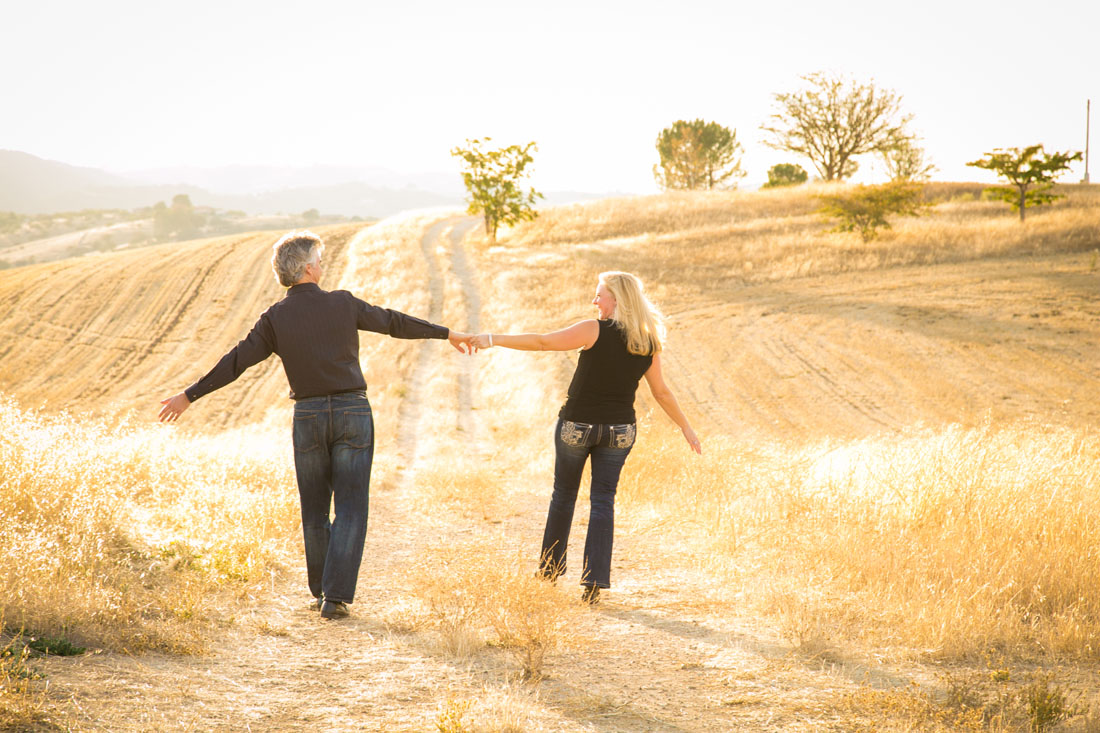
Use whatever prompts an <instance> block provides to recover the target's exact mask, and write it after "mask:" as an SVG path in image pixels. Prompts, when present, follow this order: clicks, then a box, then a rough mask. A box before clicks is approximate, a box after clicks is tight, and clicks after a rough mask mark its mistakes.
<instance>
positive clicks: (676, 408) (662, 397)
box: [645, 351, 703, 455]
mask: <svg viewBox="0 0 1100 733" xmlns="http://www.w3.org/2000/svg"><path fill="white" fill-rule="evenodd" d="M645 381H646V383H647V384H648V385H649V391H650V392H652V393H653V399H655V400H657V404H658V405H660V406H661V409H662V410H664V411H665V414H667V415H668V416H669V417H671V418H672V421H673V422H674V423H676V424H677V425H679V426H680V430H681V431H683V433H684V438H685V439H687V442H688V445H690V446H691V449H692V450H693V451H695V452H696V453H698V454H699V455H702V454H703V446H702V445H701V444H700V443H699V438H698V436H696V435H695V431H694V430H692V429H691V423H689V422H688V419H687V416H686V415H685V414H684V411H683V410H681V409H680V403H679V402H677V401H676V395H674V394H672V390H671V389H669V388H668V385H667V384H665V378H664V377H663V376H661V352H659V351H658V352H657V353H655V354H654V355H653V363H652V364H651V365H650V366H649V369H648V370H646V373H645Z"/></svg>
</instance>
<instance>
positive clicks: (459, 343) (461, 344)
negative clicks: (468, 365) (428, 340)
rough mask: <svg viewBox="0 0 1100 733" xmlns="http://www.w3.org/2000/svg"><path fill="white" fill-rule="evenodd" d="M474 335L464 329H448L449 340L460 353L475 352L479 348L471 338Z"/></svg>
mask: <svg viewBox="0 0 1100 733" xmlns="http://www.w3.org/2000/svg"><path fill="white" fill-rule="evenodd" d="M473 338H474V337H473V335H472V334H469V333H463V332H462V331H453V330H451V331H448V332H447V340H448V341H450V342H451V346H453V347H455V348H456V349H457V350H458V351H459V353H462V354H473V353H475V352H476V351H477V349H476V348H475V347H474V346H472V344H471V340H472V339H473Z"/></svg>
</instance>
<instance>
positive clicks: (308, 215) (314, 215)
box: [302, 209, 321, 224]
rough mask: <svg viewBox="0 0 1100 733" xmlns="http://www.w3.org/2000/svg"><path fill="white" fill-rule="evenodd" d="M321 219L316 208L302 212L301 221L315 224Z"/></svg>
mask: <svg viewBox="0 0 1100 733" xmlns="http://www.w3.org/2000/svg"><path fill="white" fill-rule="evenodd" d="M320 220H321V212H320V211H318V210H317V209H306V210H305V211H303V212H302V221H304V222H305V223H306V224H316V223H317V222H318V221H320Z"/></svg>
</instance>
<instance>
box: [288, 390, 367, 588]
mask: <svg viewBox="0 0 1100 733" xmlns="http://www.w3.org/2000/svg"><path fill="white" fill-rule="evenodd" d="M373 459H374V418H373V416H372V415H371V409H370V403H369V402H367V395H366V392H342V393H340V394H334V395H329V396H327V397H310V398H307V399H303V400H298V401H297V402H295V403H294V470H295V473H296V474H297V476H298V494H299V496H300V497H301V500H302V534H303V535H304V536H305V545H306V572H307V574H308V576H309V591H310V593H312V594H313V596H314V597H315V598H321V597H322V596H323V597H324V598H325V599H326V600H329V601H342V602H344V603H351V602H352V601H353V600H355V583H356V581H357V580H358V578H359V563H360V562H361V561H362V559H363V543H364V541H365V540H366V536H367V506H368V497H369V492H370V469H371V462H372V461H373ZM330 504H331V505H332V506H333V509H334V519H333V520H332V522H331V523H330V522H329V506H330Z"/></svg>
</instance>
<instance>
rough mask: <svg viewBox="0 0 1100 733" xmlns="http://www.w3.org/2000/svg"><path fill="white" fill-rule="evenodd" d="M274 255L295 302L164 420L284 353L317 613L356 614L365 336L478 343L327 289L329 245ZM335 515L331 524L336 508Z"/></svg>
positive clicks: (299, 245) (366, 429) (286, 244)
mask: <svg viewBox="0 0 1100 733" xmlns="http://www.w3.org/2000/svg"><path fill="white" fill-rule="evenodd" d="M273 249H274V250H275V254H274V256H273V257H272V258H271V267H272V269H273V270H274V271H275V276H276V278H277V279H278V280H279V283H280V284H281V285H283V286H285V287H287V288H288V290H287V293H286V297H285V298H283V299H282V300H280V301H279V302H278V303H276V304H275V305H273V306H271V307H270V308H268V309H267V310H266V311H264V313H263V314H262V315H261V316H260V319H259V320H258V321H256V325H254V326H253V327H252V330H251V331H250V332H249V334H248V336H246V337H245V339H244V340H243V341H241V342H240V343H238V344H237V345H236V346H235V347H233V348H232V349H231V350H230V351H229V353H228V354H226V355H225V356H223V357H222V358H221V360H220V361H219V362H218V363H217V365H216V366H215V367H214V368H213V369H212V370H211V371H210V373H209V374H207V375H206V376H204V377H203V378H202V379H200V380H199V381H197V382H195V383H194V384H192V385H191V386H190V387H188V388H187V389H185V390H184V391H183V392H180V393H179V394H177V395H175V396H173V397H169V398H168V399H165V400H162V401H161V404H162V405H163V407H162V408H161V410H160V415H159V417H160V419H161V421H168V422H171V421H174V420H176V419H178V418H179V416H180V415H181V414H183V411H184V410H186V409H187V408H188V407H189V406H190V405H191V403H192V402H194V401H195V400H197V399H199V398H200V397H202V396H203V395H206V394H209V393H211V392H213V391H214V390H216V389H219V388H221V387H224V386H225V385H227V384H229V383H230V382H232V381H233V380H235V379H236V378H237V377H239V376H240V375H241V374H242V373H243V372H244V370H245V369H248V368H249V367H250V366H253V365H254V364H258V363H259V362H261V361H263V360H264V359H266V358H267V357H268V356H270V355H271V354H278V355H279V357H280V358H281V359H282V361H283V369H284V370H285V372H286V377H287V381H288V382H289V383H290V397H291V399H293V400H294V401H295V403H294V436H293V437H294V469H295V473H296V475H297V479H298V493H299V496H300V498H301V502H302V533H303V535H304V537H305V550H306V572H307V575H308V577H309V590H310V592H311V593H312V594H313V598H314V601H313V604H312V606H311V607H312V608H314V609H319V610H320V612H321V616H322V617H324V618H328V619H334V618H343V617H345V616H347V615H348V604H349V603H351V602H352V601H353V600H354V599H355V584H356V580H357V579H358V576H359V564H360V562H361V561H362V557H363V543H364V541H365V539H366V533H367V506H368V495H369V489H370V470H371V462H372V460H373V457H374V421H373V417H372V415H371V408H370V403H369V402H368V401H367V394H366V388H367V384H366V381H365V380H364V379H363V371H362V369H361V368H360V366H359V333H358V332H359V331H375V332H378V333H384V334H388V335H389V336H392V337H394V338H407V339H425V338H438V339H448V340H449V341H450V342H451V345H452V346H454V347H455V348H456V349H458V350H459V351H460V352H463V353H467V352H468V348H469V343H468V342H469V340H470V335H469V334H465V333H460V332H457V331H450V330H448V329H447V328H444V327H443V326H437V325H434V324H432V323H428V322H427V321H422V320H420V319H419V318H413V317H412V316H408V315H405V314H404V313H399V312H397V311H393V310H388V309H385V308H379V307H377V306H374V305H370V304H369V303H366V302H364V301H362V300H359V299H358V298H356V297H355V296H354V295H352V294H351V293H349V292H347V291H346V290H334V291H331V292H329V291H325V290H322V289H321V288H320V287H319V286H318V283H319V282H320V280H321V274H322V268H321V255H322V252H323V251H324V244H323V243H322V242H321V239H320V238H319V237H318V236H317V235H316V234H313V233H312V232H308V231H303V232H291V233H290V234H287V235H286V236H284V237H283V238H281V239H280V240H279V241H278V242H276V243H275V245H274V247H273ZM330 502H331V503H332V504H333V506H334V514H335V517H334V519H333V521H332V523H331V525H330V523H329V505H330Z"/></svg>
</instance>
